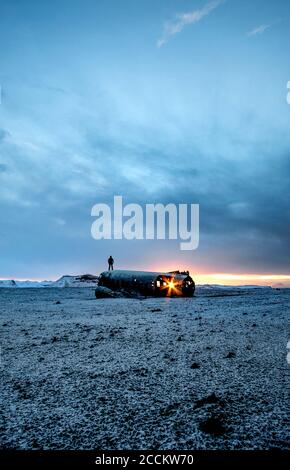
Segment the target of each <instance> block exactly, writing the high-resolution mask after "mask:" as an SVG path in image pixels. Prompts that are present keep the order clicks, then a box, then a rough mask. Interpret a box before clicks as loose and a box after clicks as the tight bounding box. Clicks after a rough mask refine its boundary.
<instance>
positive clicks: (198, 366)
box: [190, 362, 200, 369]
mask: <svg viewBox="0 0 290 470" xmlns="http://www.w3.org/2000/svg"><path fill="white" fill-rule="evenodd" d="M190 368H191V369H200V365H199V364H198V363H197V362H193V364H191V366H190Z"/></svg>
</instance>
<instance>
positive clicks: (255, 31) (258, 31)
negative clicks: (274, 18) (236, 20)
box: [247, 24, 272, 37]
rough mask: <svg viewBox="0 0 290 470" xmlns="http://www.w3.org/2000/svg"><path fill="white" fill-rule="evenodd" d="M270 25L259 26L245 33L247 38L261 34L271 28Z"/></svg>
mask: <svg viewBox="0 0 290 470" xmlns="http://www.w3.org/2000/svg"><path fill="white" fill-rule="evenodd" d="M271 26H272V25H271V24H261V25H260V26H257V27H256V28H254V29H252V30H251V31H248V32H247V36H248V37H252V36H257V34H263V33H264V32H265V31H266V30H267V29H269V28H271Z"/></svg>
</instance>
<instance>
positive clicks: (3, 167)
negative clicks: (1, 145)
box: [0, 163, 8, 173]
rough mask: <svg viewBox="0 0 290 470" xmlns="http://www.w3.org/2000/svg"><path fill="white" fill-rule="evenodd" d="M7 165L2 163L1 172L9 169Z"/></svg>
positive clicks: (0, 165) (0, 164)
mask: <svg viewBox="0 0 290 470" xmlns="http://www.w3.org/2000/svg"><path fill="white" fill-rule="evenodd" d="M7 168H8V167H7V165H5V164H4V163H0V173H5V172H6V171H7Z"/></svg>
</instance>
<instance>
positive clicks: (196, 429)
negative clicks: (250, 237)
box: [0, 288, 290, 450]
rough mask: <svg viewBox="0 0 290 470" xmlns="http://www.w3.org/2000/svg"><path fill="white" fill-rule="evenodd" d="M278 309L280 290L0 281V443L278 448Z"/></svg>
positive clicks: (282, 352)
mask: <svg viewBox="0 0 290 470" xmlns="http://www.w3.org/2000/svg"><path fill="white" fill-rule="evenodd" d="M239 292H240V294H241V295H232V296H228V295H227V296H224V293H227V294H229V293H233V294H239ZM206 294H211V295H213V296H208V295H206ZM289 311H290V289H289V290H279V291H278V290H267V289H266V290H262V289H261V290H260V289H259V290H253V289H252V290H245V291H225V292H223V291H219V290H217V292H215V291H214V290H213V291H210V292H209V291H206V290H202V289H200V290H199V291H197V297H196V298H193V299H146V300H134V299H127V300H126V299H103V300H96V299H95V298H94V292H93V290H92V289H87V288H83V289H76V288H74V289H0V321H1V345H2V346H1V402H2V403H1V421H0V426H1V427H0V432H1V447H2V449H3V448H4V449H11V448H12V449H179V450H181V449H183V450H185V449H273V448H280V449H286V448H289V427H288V428H287V425H288V426H289V421H287V403H288V402H287V400H288V391H289V374H290V365H288V364H287V362H286V344H287V340H288V339H290V337H289V329H288V331H287V326H289V324H288V325H287V318H289Z"/></svg>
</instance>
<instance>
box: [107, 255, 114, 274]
mask: <svg viewBox="0 0 290 470" xmlns="http://www.w3.org/2000/svg"><path fill="white" fill-rule="evenodd" d="M108 265H109V271H111V270H112V271H114V258H113V257H112V256H109V258H108Z"/></svg>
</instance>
